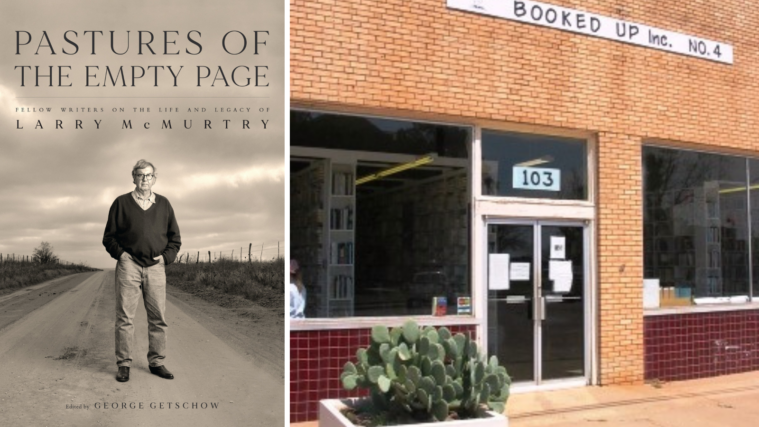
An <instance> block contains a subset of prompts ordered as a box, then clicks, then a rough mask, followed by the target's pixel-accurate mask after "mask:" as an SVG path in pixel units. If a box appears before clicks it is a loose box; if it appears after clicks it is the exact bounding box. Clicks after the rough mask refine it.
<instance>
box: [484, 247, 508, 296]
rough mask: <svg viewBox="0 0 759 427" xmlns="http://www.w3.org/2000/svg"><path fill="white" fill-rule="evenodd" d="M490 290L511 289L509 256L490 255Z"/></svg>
mask: <svg viewBox="0 0 759 427" xmlns="http://www.w3.org/2000/svg"><path fill="white" fill-rule="evenodd" d="M488 261H489V262H488V289H490V290H493V291H505V290H508V289H509V284H510V281H509V254H489V256H488Z"/></svg>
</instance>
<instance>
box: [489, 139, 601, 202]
mask: <svg viewBox="0 0 759 427" xmlns="http://www.w3.org/2000/svg"><path fill="white" fill-rule="evenodd" d="M586 146H587V144H586V142H585V141H584V140H580V139H572V138H560V137H554V136H545V135H531V134H521V133H513V132H494V131H483V132H482V194H483V195H493V196H508V197H529V198H538V199H564V200H587V198H588V165H587V151H586V150H587V149H586Z"/></svg>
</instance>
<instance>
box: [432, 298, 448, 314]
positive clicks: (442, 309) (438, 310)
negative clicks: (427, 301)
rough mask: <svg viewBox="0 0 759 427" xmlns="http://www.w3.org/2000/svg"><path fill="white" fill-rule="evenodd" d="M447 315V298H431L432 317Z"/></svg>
mask: <svg viewBox="0 0 759 427" xmlns="http://www.w3.org/2000/svg"><path fill="white" fill-rule="evenodd" d="M447 313H448V298H446V297H433V298H432V315H433V316H445V315H446V314H447Z"/></svg>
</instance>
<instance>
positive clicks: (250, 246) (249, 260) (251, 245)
mask: <svg viewBox="0 0 759 427" xmlns="http://www.w3.org/2000/svg"><path fill="white" fill-rule="evenodd" d="M252 248H253V243H250V244H249V245H248V262H253V259H251V257H250V250H251V249H252Z"/></svg>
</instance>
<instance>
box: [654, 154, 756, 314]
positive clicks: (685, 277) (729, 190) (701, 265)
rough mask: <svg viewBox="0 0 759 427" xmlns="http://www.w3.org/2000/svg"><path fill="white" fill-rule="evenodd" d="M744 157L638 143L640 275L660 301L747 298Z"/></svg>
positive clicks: (663, 303)
mask: <svg viewBox="0 0 759 427" xmlns="http://www.w3.org/2000/svg"><path fill="white" fill-rule="evenodd" d="M746 161H747V159H745V158H742V157H734V156H724V155H718V154H707V153H697V152H692V151H683V150H673V149H665V148H654V147H644V148H643V192H644V203H643V205H644V206H643V207H644V215H643V227H644V228H643V239H644V241H643V244H644V274H645V278H646V279H649V281H650V280H653V285H654V287H656V286H657V285H658V292H659V300H660V301H659V305H660V306H673V305H691V304H708V303H719V302H745V301H748V300H749V296H750V292H749V285H748V284H749V263H748V260H749V257H748V255H749V245H750V243H751V242H750V241H749V238H748V236H749V232H748V230H749V226H748V224H749V215H748V214H749V212H748V204H747V194H748V192H747V190H746V183H747V176H746ZM757 249H759V247H757V246H755V247H754V250H755V251H756V250H757Z"/></svg>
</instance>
